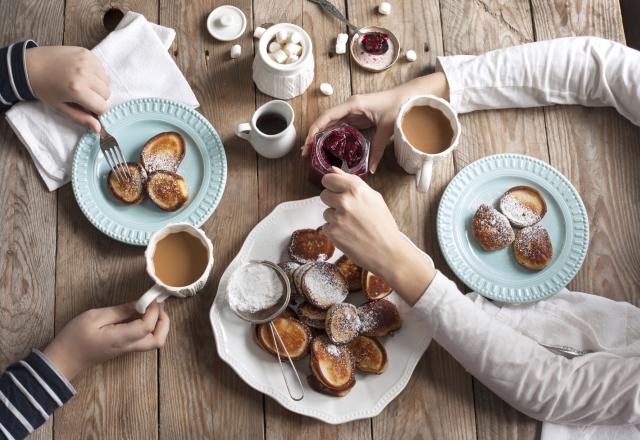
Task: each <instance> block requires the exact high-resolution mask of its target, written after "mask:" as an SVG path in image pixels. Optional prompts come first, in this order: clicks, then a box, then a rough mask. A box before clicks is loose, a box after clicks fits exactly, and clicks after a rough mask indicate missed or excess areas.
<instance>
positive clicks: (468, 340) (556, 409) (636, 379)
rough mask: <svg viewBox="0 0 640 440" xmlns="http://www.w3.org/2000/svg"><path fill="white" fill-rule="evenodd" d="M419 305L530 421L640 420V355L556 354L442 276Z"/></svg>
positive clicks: (437, 334) (438, 334)
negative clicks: (532, 419)
mask: <svg viewBox="0 0 640 440" xmlns="http://www.w3.org/2000/svg"><path fill="white" fill-rule="evenodd" d="M414 308H417V309H418V310H417V312H418V313H421V314H422V313H423V314H424V316H425V317H426V318H427V319H426V320H425V321H427V322H429V325H430V326H431V327H432V329H431V330H432V331H433V335H434V339H435V340H436V341H437V342H438V343H439V344H440V345H441V346H442V347H443V348H444V349H445V350H447V351H448V352H449V353H450V354H451V355H452V356H453V357H454V358H455V359H456V360H457V361H458V362H460V364H462V366H463V367H464V368H465V369H466V370H467V371H468V372H469V373H471V374H472V375H473V376H475V377H476V378H477V379H478V380H480V382H482V383H483V384H484V385H486V386H487V387H488V388H489V389H491V390H492V391H493V392H494V393H496V394H497V395H498V396H500V397H501V398H502V399H504V400H505V401H506V402H508V403H509V404H510V405H512V406H513V407H515V408H516V409H518V410H519V411H521V412H523V413H525V414H527V415H528V416H530V417H533V418H534V419H538V420H543V421H548V422H556V423H563V424H578V425H590V424H601V425H622V424H639V423H640V358H622V357H618V356H615V355H612V354H608V353H593V354H588V355H584V356H580V357H576V358H574V359H566V358H564V357H561V356H558V355H554V354H553V353H551V352H549V351H548V350H546V349H545V348H543V347H541V346H540V345H538V344H537V343H536V342H535V341H534V340H533V339H531V338H529V337H527V336H525V335H523V334H521V333H519V332H517V331H516V330H514V329H512V328H511V327H509V326H507V325H505V324H503V323H502V322H500V321H498V320H497V319H496V318H494V317H492V316H490V315H489V314H487V313H486V312H485V311H483V310H481V309H478V308H477V307H475V306H474V304H473V303H472V301H471V300H470V299H469V298H467V297H465V296H464V295H463V294H462V293H461V292H460V291H459V290H458V288H457V287H456V285H455V284H454V283H453V282H452V281H450V280H449V279H448V278H446V277H445V276H444V275H442V274H441V273H440V272H438V273H437V275H436V277H435V278H434V279H433V281H432V282H431V284H430V285H429V287H428V289H427V290H426V292H425V293H424V295H423V296H422V297H421V298H420V300H419V301H418V302H417V303H416V305H415V306H414Z"/></svg>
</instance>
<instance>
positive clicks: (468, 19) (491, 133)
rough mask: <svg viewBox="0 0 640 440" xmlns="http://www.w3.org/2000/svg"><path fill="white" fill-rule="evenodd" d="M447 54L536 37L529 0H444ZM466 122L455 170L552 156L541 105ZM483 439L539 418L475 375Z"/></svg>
mask: <svg viewBox="0 0 640 440" xmlns="http://www.w3.org/2000/svg"><path fill="white" fill-rule="evenodd" d="M440 4H441V9H442V23H443V30H442V32H443V39H444V49H445V54H446V55H457V54H478V53H483V52H485V51H487V50H491V49H495V48H499V47H505V46H512V45H517V44H522V43H526V42H530V41H533V39H534V33H533V28H532V22H531V11H530V7H529V2H528V1H527V0H518V1H515V2H511V1H502V0H467V1H450V0H441V2H440ZM460 121H461V123H462V126H463V130H462V138H461V143H460V147H459V149H458V150H457V151H456V152H455V155H454V157H455V164H456V171H459V170H460V169H462V168H463V167H464V166H466V165H468V164H469V163H471V162H473V161H475V160H477V159H480V158H481V157H484V156H488V155H491V154H496V153H504V152H511V153H522V154H527V155H531V156H534V157H537V158H539V159H542V160H545V161H547V160H548V150H547V139H546V134H545V126H544V115H543V112H542V110H540V109H525V110H504V111H485V112H479V113H473V114H467V115H461V117H460ZM473 389H474V398H475V409H476V423H477V435H478V438H479V439H511V438H519V439H521V438H522V439H526V438H537V437H538V431H539V424H538V423H537V422H535V421H534V420H531V419H529V418H528V417H526V416H524V415H522V414H520V413H519V412H517V411H516V410H515V409H513V408H511V407H510V406H509V405H508V404H506V403H505V402H503V401H502V400H501V399H499V398H498V397H497V396H495V395H494V394H493V393H492V392H491V391H489V390H488V389H487V388H485V387H483V386H482V385H481V384H480V383H479V382H478V381H477V380H475V379H474V387H473Z"/></svg>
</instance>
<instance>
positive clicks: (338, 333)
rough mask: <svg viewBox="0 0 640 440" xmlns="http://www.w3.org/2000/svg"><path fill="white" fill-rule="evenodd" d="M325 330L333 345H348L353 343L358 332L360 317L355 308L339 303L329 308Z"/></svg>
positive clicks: (351, 305)
mask: <svg viewBox="0 0 640 440" xmlns="http://www.w3.org/2000/svg"><path fill="white" fill-rule="evenodd" d="M325 330H326V332H327V336H328V337H329V339H330V340H331V342H333V343H334V344H348V343H349V342H351V341H353V339H354V338H355V337H356V336H358V332H359V331H360V317H359V316H358V309H357V308H356V306H354V305H353V304H349V303H340V304H334V305H332V306H331V307H329V310H327V316H326V319H325Z"/></svg>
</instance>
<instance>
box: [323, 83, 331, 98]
mask: <svg viewBox="0 0 640 440" xmlns="http://www.w3.org/2000/svg"><path fill="white" fill-rule="evenodd" d="M320 92H322V94H323V95H326V96H330V95H333V87H332V86H331V84H329V83H322V84H320Z"/></svg>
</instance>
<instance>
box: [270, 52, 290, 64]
mask: <svg viewBox="0 0 640 440" xmlns="http://www.w3.org/2000/svg"><path fill="white" fill-rule="evenodd" d="M271 58H273V61H275V62H276V63H278V64H282V63H284V62H285V61H286V60H287V54H286V53H285V51H284V50H282V49H280V50H278V51H277V52H274V53H272V54H271Z"/></svg>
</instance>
